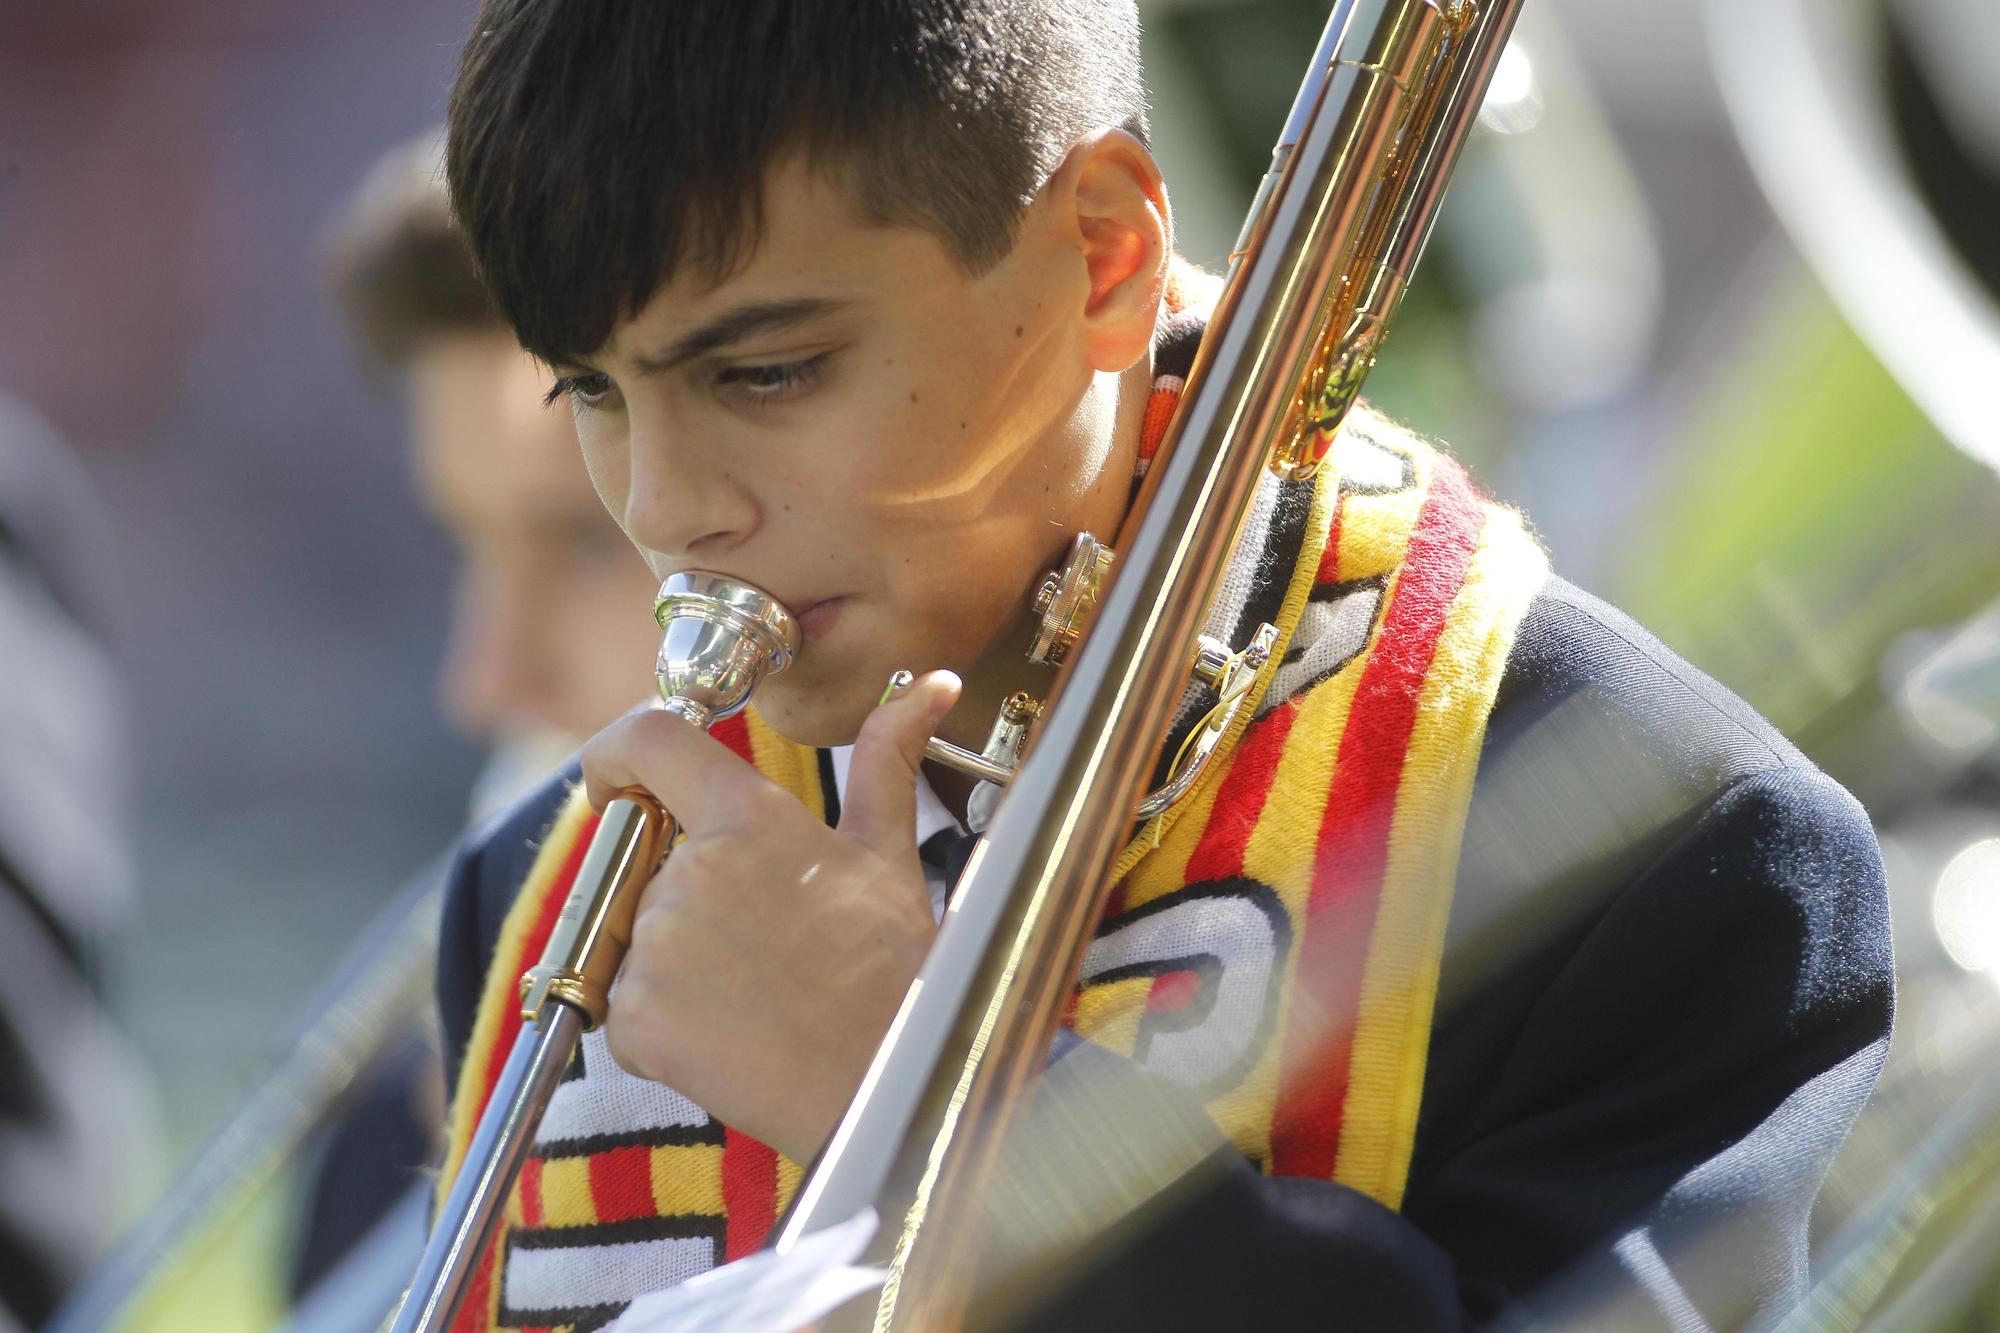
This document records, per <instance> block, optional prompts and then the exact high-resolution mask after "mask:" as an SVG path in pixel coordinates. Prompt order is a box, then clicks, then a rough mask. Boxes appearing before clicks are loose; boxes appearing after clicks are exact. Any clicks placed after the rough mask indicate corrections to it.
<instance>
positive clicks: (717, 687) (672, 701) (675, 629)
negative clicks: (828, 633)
mask: <svg viewBox="0 0 2000 1333" xmlns="http://www.w3.org/2000/svg"><path fill="white" fill-rule="evenodd" d="M653 618H654V619H655V620H657V621H659V622H660V632H661V638H660V658H659V665H658V666H657V668H656V669H655V676H656V677H657V679H658V680H659V682H660V697H661V698H663V699H665V700H666V702H667V709H668V711H669V712H673V713H677V714H679V715H680V716H681V717H683V718H685V719H686V720H687V721H689V722H692V723H694V724H695V725H696V726H701V727H706V726H708V725H710V724H711V723H715V722H720V721H721V720H722V719H723V718H725V717H728V716H730V715H731V714H733V713H737V712H740V711H741V710H742V708H743V706H744V705H745V704H747V703H749V702H750V692H751V691H752V690H754V689H756V688H757V685H758V682H760V681H762V680H763V679H764V677H765V676H767V675H770V674H771V673H773V672H777V671H783V670H784V669H785V668H786V667H788V666H790V665H791V664H792V658H793V656H794V655H795V654H796V653H797V652H798V650H799V627H798V622H797V621H795V620H793V619H792V613H791V612H789V611H787V610H786V609H785V608H784V606H783V605H781V604H780V603H779V601H778V599H777V598H775V597H773V596H771V594H769V593H767V592H765V591H764V590H762V589H761V588H755V587H752V586H751V585H750V584H748V583H742V582H739V581H738V580H736V579H732V578H728V577H726V576H724V575H721V574H710V573H706V572H704V571H701V570H688V571H686V572H685V573H680V574H674V575H671V576H670V577H669V578H668V579H667V581H666V582H665V583H662V584H661V585H660V595H659V596H658V598H656V599H655V600H654V602H653Z"/></svg>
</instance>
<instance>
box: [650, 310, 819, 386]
mask: <svg viewBox="0 0 2000 1333" xmlns="http://www.w3.org/2000/svg"><path fill="white" fill-rule="evenodd" d="M846 304H847V302H845V301H835V300H830V299H828V298H826V297H818V296H804V297H799V298H797V299H795V300H790V301H759V302H756V303H754V304H751V305H742V306H738V307H736V308H735V309H734V310H729V311H725V312H724V313H722V314H720V315H717V316H716V317H715V318H714V319H711V320H710V321H708V323H706V324H704V325H702V326H701V327H700V328H698V329H696V330H695V331H694V332H692V333H690V334H688V335H687V336H686V337H684V338H682V339H681V340H680V341H679V342H676V343H675V344H674V345H673V346H671V347H669V348H668V349H667V350H666V351H664V352H661V353H659V354H657V355H653V356H642V357H639V358H638V364H639V369H640V371H641V372H642V373H644V374H647V375H658V374H660V373H662V372H663V371H668V370H672V369H673V368H674V367H675V366H677V365H679V364H681V362H683V361H691V360H693V359H694V358H695V357H698V356H705V355H707V354H708V353H710V352H713V351H716V350H717V349H719V348H723V347H727V346H729V345H730V344H731V343H738V342H741V341H743V340H744V339H745V338H748V337H751V336H752V335H754V334H759V333H775V332H779V331H781V330H783V329H787V328H790V327H792V326H793V325H796V324H803V323H805V322H806V321H808V320H813V319H818V318H820V317H821V316H823V315H829V314H832V313H833V312H834V311H836V310H839V309H841V308H842V307H844V306H845V305H846Z"/></svg>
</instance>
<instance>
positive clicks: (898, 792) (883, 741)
mask: <svg viewBox="0 0 2000 1333" xmlns="http://www.w3.org/2000/svg"><path fill="white" fill-rule="evenodd" d="M960 688H961V686H960V684H959V679H958V677H957V676H954V675H953V674H952V673H951V672H949V671H932V672H929V673H928V674H926V675H924V676H922V677H921V678H919V679H918V680H917V681H916V683H915V684H913V685H911V686H910V687H909V688H907V689H904V690H902V691H900V692H899V693H897V694H896V695H894V696H893V697H891V698H889V699H887V700H885V701H884V702H883V703H882V705H881V707H879V708H877V709H876V710H875V711H874V712H872V713H870V714H869V715H868V720H867V721H866V722H864V723H862V724H861V734H860V735H859V736H857V737H855V739H854V757H853V759H852V761H851V762H850V763H849V765H848V769H847V790H846V791H845V792H844V793H843V794H842V795H843V800H842V801H841V811H840V831H841V832H842V833H846V834H849V835H851V836H853V837H855V838H858V839H860V840H861V841H862V842H864V843H867V844H868V845H869V846H871V847H873V848H874V849H875V850H876V851H878V852H881V853H883V854H885V855H888V854H893V853H895V852H897V851H899V850H905V851H906V850H908V849H909V848H911V847H914V846H915V845H916V831H917V775H918V772H919V766H920V765H921V764H922V763H923V761H924V742H925V741H927V740H929V739H930V738H931V735H932V734H933V733H934V732H935V731H936V730H937V725H938V723H939V722H941V721H943V720H944V715H945V714H946V713H948V712H950V711H951V706H952V705H953V704H955V703H957V702H958V694H959V690H960Z"/></svg>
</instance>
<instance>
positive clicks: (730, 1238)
mask: <svg viewBox="0 0 2000 1333" xmlns="http://www.w3.org/2000/svg"><path fill="white" fill-rule="evenodd" d="M725 1135H726V1137H725V1138H724V1139H723V1141H722V1203H723V1208H724V1211H725V1212H726V1213H727V1214H728V1218H729V1222H728V1229H727V1231H725V1233H724V1234H723V1240H722V1261H723V1262H724V1263H729V1262H732V1261H733V1260H737V1259H741V1258H742V1257H743V1256H744V1255H746V1254H751V1253H754V1252H755V1251H756V1249H757V1247H758V1246H759V1245H762V1244H763V1243H764V1233H766V1232H767V1231H769V1230H770V1229H771V1224H772V1223H774V1222H776V1221H777V1220H778V1154H777V1152H776V1150H774V1149H772V1148H770V1147H767V1146H766V1145H764V1144H762V1143H759V1142H758V1141H757V1140H756V1139H753V1138H751V1137H750V1136H749V1135H748V1134H739V1133H737V1132H736V1131H735V1130H733V1129H726V1130H725Z"/></svg>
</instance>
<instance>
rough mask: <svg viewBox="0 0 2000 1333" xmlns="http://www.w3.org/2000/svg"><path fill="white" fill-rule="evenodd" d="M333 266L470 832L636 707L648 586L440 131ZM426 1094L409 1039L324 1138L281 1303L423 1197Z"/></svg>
mask: <svg viewBox="0 0 2000 1333" xmlns="http://www.w3.org/2000/svg"><path fill="white" fill-rule="evenodd" d="M330 250H331V270H332V279H333V284H334V288H335V294H336V298H337V300H338V303H339V305H340V306H341V308H342V310H343V312H344V313H345V315H346V316H347V320H348V323H349V325H350V326H351V328H352V329H353V331H354V333H355V336H356V339H357V341H358V343H359V346H360V350H361V353H362V356H363V359H364V360H365V361H366V363H367V364H368V366H369V368H370V369H371V370H373V371H374V372H376V373H377V374H378V375H379V376H380V377H382V378H383V379H384V380H386V381H390V382H392V383H394V384H395V385H396V386H397V387H398V388H399V389H400V390H401V392H402V394H403V397H404V401H405V408H406V412H405V417H406V421H407V424H408V430H409V438H410V449H411V467H412V472H413V476H414V481H415V485H416V487H417V490H418V492H419V494H420V495H421V497H422V499H423V502H424V505H425V507H426V509H427V510H428V511H429V513H430V515H431V516H432V518H433V519H434V520H435V522H436V524H437V526H438V528H439V530H440V531H441V532H443V533H444V535H445V536H446V537H447V538H448V539H449V540H450V542H451V544H452V546H453V548H454V550H455V552H456V554H457V562H458V563H457V570H456V574H455V579H454V591H453V608H452V618H451V632H450V636H449V639H448V642H447V646H446V649H445V655H444V660H443V662H442V664H441V665H440V667H439V671H438V685H437V692H438V700H439V703H440V705H441V706H442V708H443V709H444V710H445V712H446V713H447V715H448V716H449V717H450V718H451V720H452V722H453V724H454V725H455V726H457V727H458V728H459V729H460V730H462V731H463V732H464V733H465V734H466V735H468V736H470V737H472V738H474V739H478V740H484V741H487V742H489V743H490V744H491V746H492V752H491V755H490V758H489V761H488V764H487V767H486V770H485V772H484V774H483V775H482V776H481V778H480V781H479V783H478V784H477V786H476V788H475V789H474V791H473V793H472V797H471V800H470V803H469V804H470V811H469V813H470V817H471V819H472V820H474V821H475V822H476V821H478V820H479V819H481V818H483V817H484V816H485V815H486V814H488V813H490V812H492V811H493V810H495V809H498V808H500V807H502V806H505V805H506V804H508V803H509V801H510V800H511V799H512V798H513V797H514V796H516V795H518V794H520V792H521V791H522V790H524V789H525V786H526V784H528V783H531V782H533V781H536V780H539V779H540V778H541V777H542V776H543V775H544V774H545V773H546V771H547V770H548V769H549V768H551V767H553V766H555V765H557V764H559V763H561V762H562V760H563V759H564V758H565V757H566V756H567V755H568V754H569V753H570V752H571V751H573V750H574V749H575V748H576V747H577V746H578V745H579V744H580V743H581V742H582V740H583V739H584V738H585V737H587V736H588V735H590V734H591V733H592V732H594V731H596V730H597V729H598V728H600V727H602V726H604V725H605V724H607V723H609V722H610V721H611V720H612V719H614V718H616V717H617V716H618V715H619V714H620V713H622V712H624V711H625V710H626V709H628V708H630V707H631V706H632V705H634V704H635V703H639V702H641V701H643V700H644V699H645V698H646V697H647V696H648V695H649V694H650V693H651V688H652V669H653V659H654V656H655V654H656V652H657V649H658V644H659V630H658V627H657V625H656V624H655V623H654V621H653V619H652V617H651V616H650V615H649V614H648V609H649V608H650V606H651V603H652V599H653V595H654V591H655V587H654V582H653V579H652V577H651V575H650V574H649V573H648V572H647V569H646V566H645V564H644V562H643V561H641V560H640V559H639V557H638V555H637V553H636V552H635V551H634V550H633V549H632V547H631V545H630V544H629V543H628V542H627V541H626V540H625V538H624V536H623V534H621V533H620V532H619V531H618V528H617V526H616V525H615V524H613V523H612V521H611V519H610V517H609V515H607V514H606V513H605V512H604V508H603V506H602V504H601V503H600V502H599V501H598V498H597V494H596V492H595V491H594V490H593V489H592V488H591V485H590V479H589V477H588V476H587V475H586V474H585V472H584V469H583V464H582V460H581V458H580V457H579V456H578V451H577V444H576V433H575V429H574V427H573V426H572V424H571V419H570V415H569V413H568V412H567V411H565V410H562V409H560V408H551V407H549V406H548V405H547V404H546V403H545V402H544V401H543V400H544V396H545V393H546V389H547V383H546V380H547V375H546V372H545V371H544V370H543V369H542V368H541V367H540V366H539V365H538V364H537V363H536V361H535V360H534V358H533V357H531V356H529V355H528V354H527V353H526V352H524V351H522V350H521V348H520V345H519V344H518V343H517V342H516V341H515V340H514V335H513V334H512V333H511V332H510V331H508V330H507V328H506V327H505V326H504V325H503V324H502V323H501V322H500V319H499V317H498V316H497V315H496V314H494V313H493V311H492V309H491V307H490V306H489V304H488V302H487V297H486V292H485V289H484V287H483V286H482V285H481V284H480V281H479V276H478V273H477V272H476V271H475V269H474V267H473V262H472V257H471V255H470V254H469V253H468V252H467V250H466V248H465V244H464V242H463V241H462V240H461V239H460V238H459V235H458V232H457V229H456V228H455V227H454V226H453V225H452V221H451V216H450V209H449V205H448V202H447V200H446V197H445V190H444V183H443V175H442V159H441V156H440V149H439V136H438V134H437V133H432V134H427V135H424V136H422V137H421V138H418V139H416V140H412V141H411V142H409V143H406V144H403V145H401V146H399V147H397V148H395V149H392V150H390V151H389V152H387V153H385V154H384V155H383V156H382V157H381V158H380V159H378V161H377V162H376V163H375V165H374V167H373V169H372V170H371V171H370V172H369V174H368V175H367V177H366V179H365V180H364V181H363V183H362V184H361V186H360V187H359V188H358V189H357V190H356V192H355V194H354V195H353V197H352V198H351V199H350V200H349V202H348V205H347V207H346V209H345V211H344V212H343V213H342V215H341V217H340V218H339V220H338V222H337V223H336V225H335V228H334V231H333V235H332V237H331V239H330ZM439 1077H440V1070H439V1065H438V1057H437V1052H436V1050H435V1045H434V1038H433V1037H432V1036H431V1034H430V1033H428V1032H427V1031H426V1032H421V1033H420V1032H415V1031H412V1032H410V1033H408V1034H407V1035H406V1038H405V1039H404V1040H403V1041H402V1042H401V1043H400V1048H399V1049H396V1050H393V1051H388V1052H384V1053H383V1055H382V1057H381V1058H380V1059H379V1060H378V1062H377V1064H376V1067H375V1069H374V1071H373V1072H372V1073H371V1074H370V1075H369V1076H368V1077H367V1078H366V1079H365V1080H364V1084H365V1086H363V1087H362V1088H359V1089H357V1091H356V1093H355V1101H354V1102H353V1104H352V1109H351V1110H349V1111H348V1112H347V1114H346V1115H345V1116H344V1117H343V1118H342V1119H341V1120H340V1121H339V1123H337V1124H336V1125H335V1126H333V1127H332V1128H331V1129H330V1130H329V1131H328V1132H326V1133H325V1134H324V1135H323V1136H322V1141H321V1144H320V1145H319V1146H318V1148H317V1149H316V1151H317V1153H318V1155H319V1156H318V1164H317V1168H316V1183H315V1185H314V1187H313V1188H312V1189H311V1191H310V1193H309V1196H308V1200H307V1202H306V1206H305V1210H304V1218H303V1223H302V1230H301V1235H300V1238H299V1242H298V1245H297V1248H296V1257H295V1267H294V1271H293V1275H292V1286H293V1295H294V1298H295V1299H296V1298H300V1297H303V1296H304V1295H305V1294H306V1293H308V1292H310V1291H312V1290H313V1289H314V1288H315V1287H317V1286H318V1285H319V1284H320V1283H322V1282H323V1281H324V1280H325V1279H326V1278H327V1277H328V1276H329V1275H330V1274H331V1273H333V1272H334V1271H335V1269H336V1267H337V1266H338V1265H339V1264H340V1263H341V1261H342V1260H343V1257H344V1256H347V1255H348V1254H350V1253H351V1252H353V1251H354V1250H355V1247H356V1245H357V1243H358V1242H359V1241H360V1240H361V1238H362V1237H363V1236H364V1235H367V1234H369V1232H370V1231H371V1229H372V1228H374V1227H375V1225H376V1223H377V1221H378V1220H380V1219H382V1218H383V1217H384V1216H385V1215H386V1214H388V1212H389V1210H390V1209H392V1208H393V1207H394V1206H395V1204H396V1201H397V1200H398V1199H399V1198H404V1197H406V1196H408V1195H410V1194H411V1192H412V1190H413V1186H414V1187H416V1188H418V1189H419V1190H420V1188H421V1187H420V1186H418V1185H417V1182H419V1180H420V1171H421V1168H422V1167H424V1166H425V1165H426V1164H427V1163H428V1162H429V1161H430V1160H431V1159H432V1156H433V1149H432V1145H431V1135H432V1133H433V1132H434V1128H435V1126H436V1124H437V1122H438V1118H439V1116H440V1114H441V1111H442V1103H441V1091H440V1087H439ZM410 1211H411V1212H412V1213H420V1210H416V1209H412V1210H410ZM410 1253H411V1254H412V1255H413V1254H414V1250H413V1249H412V1250H411V1251H410ZM405 1266H406V1267H407V1265H405Z"/></svg>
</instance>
